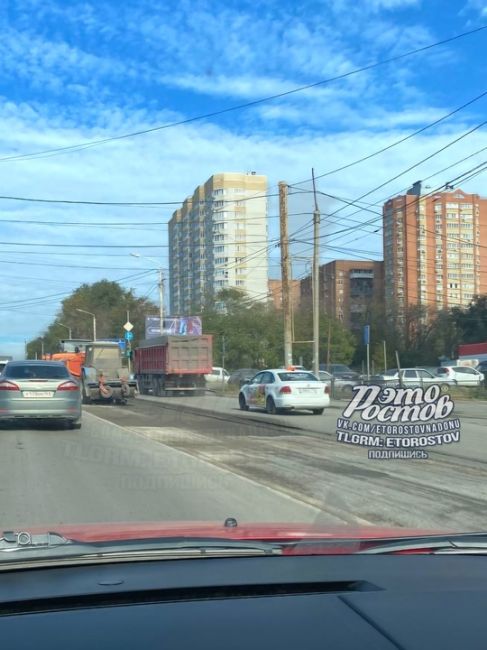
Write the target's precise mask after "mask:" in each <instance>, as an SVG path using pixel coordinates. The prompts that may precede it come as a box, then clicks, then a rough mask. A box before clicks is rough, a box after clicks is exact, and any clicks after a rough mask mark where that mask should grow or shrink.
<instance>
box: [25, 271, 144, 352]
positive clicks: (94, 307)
mask: <svg viewBox="0 0 487 650" xmlns="http://www.w3.org/2000/svg"><path fill="white" fill-rule="evenodd" d="M77 309H84V310H86V311H89V312H92V313H94V314H95V315H96V326H97V338H99V339H102V338H119V337H122V336H123V325H124V323H125V322H126V320H127V310H128V311H129V313H130V321H131V322H132V323H133V325H134V329H133V330H132V331H133V333H134V344H135V343H137V341H138V340H140V339H143V338H144V336H145V316H146V315H149V314H156V313H157V306H156V305H155V304H154V303H152V302H151V301H149V300H147V299H146V298H138V297H137V296H135V294H134V292H133V290H132V289H128V290H126V289H123V287H121V286H120V285H119V284H118V283H117V282H111V281H109V280H100V281H99V282H95V283H94V284H83V285H81V286H80V287H78V289H76V290H75V291H74V292H73V293H72V294H71V295H70V296H68V297H67V298H65V299H64V300H63V301H62V303H61V308H60V310H59V311H58V313H57V314H56V317H55V319H54V321H53V322H52V323H51V324H50V325H49V326H48V327H47V329H46V330H45V331H44V332H43V334H42V335H41V336H39V337H37V338H35V339H33V340H32V341H30V342H29V343H28V345H27V353H28V356H29V357H30V358H33V357H34V356H35V354H36V353H37V355H38V356H40V354H41V350H42V344H43V347H44V351H45V352H46V353H49V352H56V351H57V350H58V348H59V340H60V339H64V338H67V337H68V332H67V330H66V328H65V327H62V326H61V325H60V324H59V323H63V324H65V325H67V326H68V327H70V328H71V329H72V336H73V338H79V339H88V340H91V339H92V337H93V320H92V317H91V316H90V315H89V314H84V313H81V312H78V311H77Z"/></svg>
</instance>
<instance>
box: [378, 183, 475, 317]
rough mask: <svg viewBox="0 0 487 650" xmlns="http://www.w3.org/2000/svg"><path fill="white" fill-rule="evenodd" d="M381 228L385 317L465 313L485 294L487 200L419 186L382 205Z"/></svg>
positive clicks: (419, 184) (457, 192)
mask: <svg viewBox="0 0 487 650" xmlns="http://www.w3.org/2000/svg"><path fill="white" fill-rule="evenodd" d="M383 223H384V271H385V275H384V284H385V302H386V309H387V312H388V314H391V315H394V314H395V315H397V316H398V317H400V316H401V314H403V313H404V310H405V308H406V306H408V305H414V306H416V305H421V306H424V307H427V308H433V309H447V308H451V307H466V306H468V304H469V303H470V301H471V300H472V298H473V297H474V295H475V294H481V293H487V255H486V253H485V251H486V247H487V199H485V198H480V197H479V195H478V194H466V193H465V192H463V190H461V189H451V188H450V189H448V190H445V191H441V192H436V193H431V192H427V189H426V188H424V187H423V186H422V185H421V183H420V182H418V183H415V184H414V185H413V187H412V188H411V189H410V190H409V191H408V192H407V194H404V195H401V196H396V197H395V198H393V199H390V200H389V201H387V202H386V203H385V204H384V207H383Z"/></svg>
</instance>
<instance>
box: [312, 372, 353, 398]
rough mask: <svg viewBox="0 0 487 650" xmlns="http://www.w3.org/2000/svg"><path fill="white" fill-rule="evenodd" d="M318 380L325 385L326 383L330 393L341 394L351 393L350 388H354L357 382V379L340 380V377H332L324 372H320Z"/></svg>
mask: <svg viewBox="0 0 487 650" xmlns="http://www.w3.org/2000/svg"><path fill="white" fill-rule="evenodd" d="M319 379H320V380H321V381H323V382H325V383H328V384H329V386H330V388H331V389H332V390H331V392H332V393H333V392H343V393H351V392H352V388H353V387H354V386H356V385H357V384H358V383H360V382H359V380H358V379H342V378H340V377H335V376H333V375H332V374H331V373H330V372H327V371H326V370H320V372H319Z"/></svg>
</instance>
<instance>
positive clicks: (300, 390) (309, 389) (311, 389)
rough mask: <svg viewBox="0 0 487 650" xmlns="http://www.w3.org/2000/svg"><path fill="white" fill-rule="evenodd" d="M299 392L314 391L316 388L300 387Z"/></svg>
mask: <svg viewBox="0 0 487 650" xmlns="http://www.w3.org/2000/svg"><path fill="white" fill-rule="evenodd" d="M299 392H300V393H316V388H300V389H299Z"/></svg>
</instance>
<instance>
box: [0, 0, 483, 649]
mask: <svg viewBox="0 0 487 650" xmlns="http://www.w3.org/2000/svg"><path fill="white" fill-rule="evenodd" d="M0 7H1V9H0V25H1V26H2V28H3V29H2V32H1V35H2V40H1V46H0V76H1V92H0V100H1V101H0V163H1V165H0V169H1V192H0V208H1V209H0V226H1V229H2V232H1V247H2V250H1V254H0V311H1V328H0V364H3V363H5V362H6V361H8V363H7V365H6V366H5V367H4V369H3V371H2V374H1V378H0V442H1V445H2V446H1V454H0V478H1V481H0V487H1V490H2V491H1V497H2V498H1V499H0V520H1V522H2V529H1V531H7V532H8V531H13V532H19V531H20V532H22V531H23V532H29V531H33V530H35V531H38V530H40V529H42V530H48V531H50V532H56V531H59V532H61V533H62V534H64V533H66V534H68V533H69V534H71V533H72V532H73V531H74V530H76V531H77V534H79V536H80V537H81V536H82V535H84V536H85V537H89V536H90V535H91V539H94V538H96V537H97V536H99V537H102V536H105V539H106V538H109V537H111V539H112V540H113V539H119V540H120V539H122V538H124V537H126V536H127V535H129V534H133V535H134V536H138V535H141V536H143V535H144V534H148V533H149V532H152V533H154V535H160V536H173V537H174V538H180V539H182V538H186V537H198V536H200V537H201V536H202V537H205V538H206V539H212V540H214V539H215V537H218V536H221V537H224V538H225V539H226V540H227V541H228V540H231V539H233V540H236V539H239V540H240V541H242V540H247V541H249V540H256V539H257V540H261V541H262V539H267V540H269V539H271V538H273V536H274V537H275V536H277V535H279V534H284V532H285V534H291V532H292V531H294V532H293V533H292V534H295V535H299V534H301V533H302V532H303V531H306V530H308V528H307V527H309V530H311V529H313V530H319V531H320V534H323V535H326V534H328V535H329V536H330V537H336V536H337V535H339V534H344V535H346V534H347V533H348V532H350V533H352V534H354V535H355V534H356V535H359V534H361V535H365V534H367V533H368V532H370V530H373V531H375V532H376V533H377V534H379V535H381V534H385V533H384V531H386V532H387V531H388V532H390V533H391V535H393V534H396V533H397V532H398V531H399V532H400V531H405V530H421V531H425V530H434V531H445V530H446V529H448V530H449V531H457V532H464V531H487V516H486V513H487V435H486V426H487V124H486V123H485V117H484V114H485V112H486V108H487V94H486V88H485V86H486V76H487V75H486V55H485V54H486V51H487V13H486V12H487V8H486V0H461V1H460V0H450V1H448V0H444V1H443V2H441V1H440V0H436V1H435V2H434V1H433V0H430V1H429V2H428V1H427V0H363V1H357V0H330V1H329V2H326V1H324V0H321V1H315V2H292V1H291V0H283V1H282V2H279V1H278V0H269V1H268V2H263V3H258V2H249V1H246V2H244V1H238V0H213V1H212V2H209V1H208V0H192V1H189V0H186V1H181V2H177V1H176V0H173V2H169V1H164V0H139V1H135V2H123V1H121V0H98V1H97V0H71V1H70V2H69V1H66V0H3V2H1V1H0ZM4 7H6V9H5V10H4ZM467 366H469V367H467ZM477 367H478V368H480V369H481V371H480V373H478V372H475V371H474V370H472V368H477ZM0 368H1V365H0ZM398 369H400V371H399V370H398ZM430 372H431V373H432V374H431V375H430V374H429V373H430ZM323 373H325V374H323ZM327 373H328V374H327ZM49 380H52V381H49ZM56 382H57V383H56ZM225 522H226V525H225ZM129 529H130V533H129V532H128V531H129ZM290 531H291V532H290ZM323 531H324V532H323ZM339 531H340V532H339ZM344 531H345V532H344ZM303 534H304V533H303ZM7 537H8V536H7ZM21 539H23V538H21ZM2 544H3V545H6V546H7V547H8V544H10V542H8V541H5V540H4V541H2V539H1V535H0V562H1V561H2V558H4V559H5V558H6V557H7V556H8V555H9V554H10V553H9V552H8V553H7V552H6V553H2ZM31 550H32V551H33V549H31ZM36 552H37V553H38V556H39V557H41V556H42V554H43V551H41V550H40V549H38V550H37V551H36ZM47 552H49V551H47ZM66 552H67V549H66ZM73 552H74V549H73ZM10 555H11V554H10ZM208 555H210V553H208ZM98 559H99V558H98V556H96V553H95V554H93V561H94V562H96V561H98ZM90 561H91V559H90ZM388 570H392V569H391V568H390V567H389V569H388ZM345 573H346V574H347V576H348V577H350V579H355V578H356V577H357V576H355V577H354V575H353V574H352V573H350V574H348V573H347V572H345ZM113 575H118V573H117V572H114V574H113ZM347 579H348V578H347ZM357 579H358V578H357ZM378 584H379V583H378ZM380 584H382V583H380ZM14 591H15V590H13V591H12V593H14ZM325 641H326V640H325ZM227 644H228V645H229V646H232V645H235V643H233V644H232V641H231V640H228V642H227ZM295 645H296V644H295ZM325 645H326V643H325Z"/></svg>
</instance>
